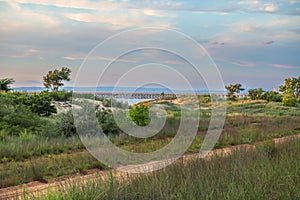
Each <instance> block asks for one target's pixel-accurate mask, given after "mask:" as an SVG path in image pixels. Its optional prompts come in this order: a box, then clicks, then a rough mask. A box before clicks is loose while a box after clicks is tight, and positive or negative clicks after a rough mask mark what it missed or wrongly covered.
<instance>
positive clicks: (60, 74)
mask: <svg viewBox="0 0 300 200" xmlns="http://www.w3.org/2000/svg"><path fill="white" fill-rule="evenodd" d="M70 75H71V70H70V69H69V68H67V67H63V68H61V70H58V69H55V70H53V71H49V72H48V74H47V75H45V76H43V81H44V86H45V87H46V88H50V89H51V90H52V91H57V90H58V88H59V87H61V86H63V85H64V83H63V81H70V80H71V79H70Z"/></svg>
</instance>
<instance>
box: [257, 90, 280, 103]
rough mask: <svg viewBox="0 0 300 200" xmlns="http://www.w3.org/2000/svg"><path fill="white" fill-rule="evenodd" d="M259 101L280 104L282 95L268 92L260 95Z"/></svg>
mask: <svg viewBox="0 0 300 200" xmlns="http://www.w3.org/2000/svg"><path fill="white" fill-rule="evenodd" d="M261 99H263V100H267V101H268V102H269V101H273V102H281V101H282V95H281V94H279V93H278V92H274V91H268V92H264V93H263V94H262V95H261Z"/></svg>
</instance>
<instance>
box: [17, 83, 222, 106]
mask: <svg viewBox="0 0 300 200" xmlns="http://www.w3.org/2000/svg"><path fill="white" fill-rule="evenodd" d="M12 89H13V90H14V91H18V92H30V93H33V92H41V91H45V90H47V89H46V88H44V87H15V88H12ZM60 90H66V91H74V92H82V93H95V92H98V93H101V92H103V93H113V92H114V93H116V92H122V93H126V92H135V93H155V94H161V93H165V94H195V93H196V94H209V90H201V89H196V90H171V89H168V88H158V87H139V88H135V87H114V86H102V87H76V88H75V87H61V88H60ZM211 92H212V93H224V92H225V91H224V90H215V91H211ZM117 100H118V101H122V102H127V103H128V104H129V105H132V104H136V103H138V102H141V101H147V100H151V99H117Z"/></svg>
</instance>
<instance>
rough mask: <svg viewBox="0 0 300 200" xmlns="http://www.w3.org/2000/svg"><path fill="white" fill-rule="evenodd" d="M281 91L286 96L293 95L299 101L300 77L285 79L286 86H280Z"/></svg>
mask: <svg viewBox="0 0 300 200" xmlns="http://www.w3.org/2000/svg"><path fill="white" fill-rule="evenodd" d="M279 91H280V92H283V93H284V94H289V93H292V94H294V96H295V98H296V99H298V97H299V95H300V76H299V77H298V78H297V77H292V78H286V79H284V84H283V85H281V86H279Z"/></svg>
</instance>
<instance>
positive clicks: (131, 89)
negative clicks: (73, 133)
mask: <svg viewBox="0 0 300 200" xmlns="http://www.w3.org/2000/svg"><path fill="white" fill-rule="evenodd" d="M12 89H13V90H14V91H19V92H41V91H45V90H46V88H44V87H15V88H12ZM61 90H66V91H74V92H82V93H95V92H96V93H97V92H103V93H113V92H121V93H123V92H124V93H127V92H137V93H165V94H173V93H175V94H189V93H196V94H209V93H226V91H225V90H215V91H210V92H209V90H201V89H195V90H170V89H167V88H154V87H151V88H150V87H149V88H148V87H143V88H135V87H113V86H107V87H103V86H102V87H76V88H75V87H62V88H61Z"/></svg>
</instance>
